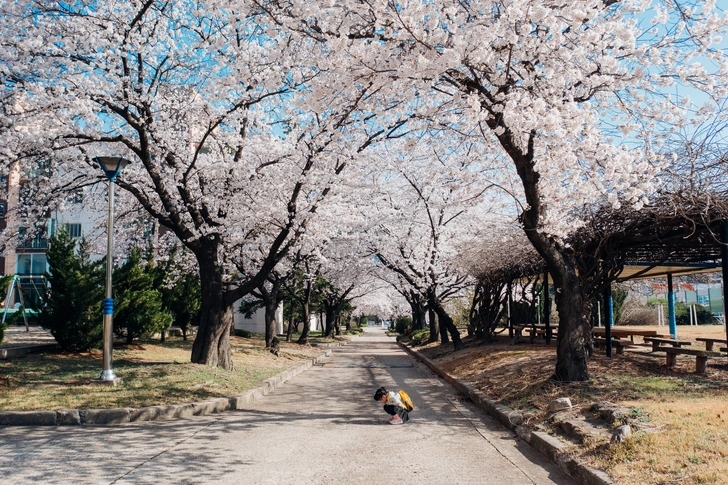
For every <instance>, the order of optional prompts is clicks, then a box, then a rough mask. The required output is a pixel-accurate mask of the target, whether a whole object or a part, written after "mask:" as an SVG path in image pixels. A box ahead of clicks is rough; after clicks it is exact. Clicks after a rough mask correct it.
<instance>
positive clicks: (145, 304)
mask: <svg viewBox="0 0 728 485" xmlns="http://www.w3.org/2000/svg"><path fill="white" fill-rule="evenodd" d="M114 296H115V301H114V306H115V308H114V333H116V334H117V335H118V336H121V335H126V343H127V344H130V343H132V341H133V340H134V339H137V338H139V337H141V336H143V335H148V334H153V333H156V332H164V330H165V329H166V328H168V327H169V326H170V325H171V324H172V315H170V314H169V313H168V312H167V311H166V310H165V308H164V304H163V302H162V293H161V292H160V291H159V290H157V289H156V288H155V287H154V277H153V274H152V271H151V267H150V266H148V265H145V264H143V262H142V254H141V251H140V250H139V248H133V249H132V250H131V254H130V255H129V259H127V260H126V262H125V263H124V264H122V265H121V267H119V268H117V270H116V271H114Z"/></svg>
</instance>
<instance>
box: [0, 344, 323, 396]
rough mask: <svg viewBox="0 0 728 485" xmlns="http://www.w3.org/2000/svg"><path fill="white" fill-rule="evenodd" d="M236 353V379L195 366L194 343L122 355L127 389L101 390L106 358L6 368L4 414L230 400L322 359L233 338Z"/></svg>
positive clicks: (118, 361)
mask: <svg viewBox="0 0 728 485" xmlns="http://www.w3.org/2000/svg"><path fill="white" fill-rule="evenodd" d="M231 345H232V359H233V363H234V366H235V370H233V371H225V370H223V369H219V368H216V367H208V366H204V365H199V364H191V363H189V360H190V353H191V348H192V340H188V341H182V340H181V339H167V342H165V343H160V342H158V341H155V342H142V343H140V344H138V345H137V344H135V345H131V346H128V347H121V348H118V349H114V354H113V357H114V362H113V368H114V372H115V373H116V375H117V377H120V378H121V379H122V381H123V382H122V384H120V385H118V386H105V385H99V384H97V383H94V382H93V380H94V379H95V378H97V377H98V375H99V374H100V372H101V368H102V363H101V352H100V351H93V352H91V353H55V354H53V353H49V354H35V355H32V354H31V355H27V356H23V357H20V358H16V359H12V360H7V361H0V410H16V411H27V410H55V409H80V408H107V407H142V406H151V405H159V404H174V403H181V402H192V401H201V400H206V399H211V398H217V397H229V396H234V395H236V394H240V393H242V392H244V391H246V390H248V389H252V388H255V387H257V386H258V385H259V384H260V383H261V382H262V381H264V380H265V379H268V378H269V377H272V376H274V375H276V374H279V373H280V372H283V371H284V370H286V369H289V368H292V367H296V366H298V365H301V364H302V363H303V362H305V361H306V360H308V359H311V358H313V357H314V356H317V355H319V354H321V352H322V350H320V349H316V348H311V347H308V346H301V345H297V344H295V343H286V342H281V352H280V355H279V356H278V357H276V356H274V355H273V354H271V353H270V352H269V351H268V350H266V349H265V348H264V347H265V344H264V342H263V341H262V340H261V339H260V338H259V337H257V338H252V339H246V338H241V337H231Z"/></svg>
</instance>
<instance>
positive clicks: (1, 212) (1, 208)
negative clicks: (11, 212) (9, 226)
mask: <svg viewBox="0 0 728 485" xmlns="http://www.w3.org/2000/svg"><path fill="white" fill-rule="evenodd" d="M5 207H6V203H5V202H0V219H4V218H5Z"/></svg>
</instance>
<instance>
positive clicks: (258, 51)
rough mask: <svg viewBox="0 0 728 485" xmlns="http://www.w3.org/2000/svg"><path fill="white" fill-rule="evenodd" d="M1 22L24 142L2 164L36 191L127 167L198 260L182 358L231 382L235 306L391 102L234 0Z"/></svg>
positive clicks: (151, 4) (108, 5) (16, 139)
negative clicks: (195, 315)
mask: <svg viewBox="0 0 728 485" xmlns="http://www.w3.org/2000/svg"><path fill="white" fill-rule="evenodd" d="M0 9H1V15H0V17H1V18H2V19H3V20H2V21H3V23H5V24H12V25H13V26H14V28H13V29H12V32H14V33H15V34H14V35H13V36H10V37H6V39H7V42H6V43H5V44H4V46H3V47H4V49H3V56H4V58H3V61H4V62H2V63H0V64H2V66H3V68H2V69H3V70H2V73H0V75H2V82H3V85H4V86H5V88H6V93H4V95H7V96H9V99H8V100H7V102H8V103H10V105H11V106H14V107H15V112H14V113H11V114H12V115H13V116H15V119H16V120H22V122H23V123H24V126H27V127H31V128H32V129H33V130H34V132H33V133H32V135H33V136H30V135H29V134H28V133H26V132H22V133H21V132H17V130H15V131H16V133H11V132H12V131H13V130H8V131H7V132H6V133H3V137H6V135H7V136H8V137H10V138H12V143H13V144H14V145H13V146H17V147H19V148H18V150H16V151H15V152H14V153H12V154H8V155H13V156H16V155H18V154H20V155H21V156H23V157H24V158H22V160H23V162H28V161H29V160H30V156H31V155H33V156H35V159H39V158H40V159H45V160H49V161H50V162H49V163H50V166H49V173H48V174H43V176H38V177H35V179H34V183H36V184H44V186H45V187H49V188H51V190H47V191H46V192H48V193H51V192H53V190H52V188H53V187H65V188H68V189H73V188H75V187H78V186H82V185H84V184H88V183H89V182H93V181H97V180H99V178H100V175H99V173H100V172H99V170H98V168H97V167H96V166H95V163H94V162H93V158H94V157H96V156H109V155H112V156H122V157H125V158H128V159H130V160H132V162H133V163H132V164H130V166H129V167H127V169H126V170H125V172H124V173H123V174H122V175H121V176H120V177H119V178H118V179H117V180H116V184H117V185H118V186H119V187H121V188H122V189H123V191H125V192H126V193H127V194H129V195H130V196H131V197H133V198H134V199H135V200H136V201H137V202H138V203H139V204H140V205H141V207H143V209H144V211H146V213H147V214H149V215H150V216H151V217H152V218H153V219H155V220H156V221H157V222H158V224H160V225H162V226H164V227H166V228H168V229H169V230H171V231H172V232H173V233H174V234H175V235H176V237H177V238H178V239H179V241H181V243H182V244H184V245H185V246H186V247H187V248H188V249H189V250H190V251H191V252H192V253H193V254H194V256H195V258H196V260H197V262H198V267H199V272H200V280H201V285H202V310H201V315H202V317H201V321H200V328H199V332H198V334H197V337H196V339H195V342H194V345H193V350H192V361H193V362H196V363H203V364H207V365H217V366H221V367H223V368H226V369H230V368H231V367H232V361H231V360H230V352H229V331H230V328H231V325H232V311H233V310H232V304H233V302H234V301H236V300H237V299H239V298H240V297H241V296H243V295H245V294H247V293H249V292H250V291H252V290H254V289H256V288H259V287H260V286H261V284H263V283H264V281H265V279H266V278H267V277H268V275H269V274H270V272H271V270H272V269H273V268H274V267H275V265H276V264H277V263H278V262H279V261H280V259H281V258H282V257H283V256H284V255H285V254H286V253H287V251H288V250H289V249H290V248H291V247H292V246H294V245H295V244H296V241H297V240H298V239H299V238H300V237H301V236H302V235H303V234H304V233H305V232H306V230H307V225H308V223H309V221H310V220H311V219H312V218H315V216H316V212H317V210H319V209H320V207H321V206H322V203H323V201H324V200H325V199H326V198H327V197H329V196H331V195H332V192H335V189H336V183H337V181H338V180H339V179H340V178H341V177H343V176H344V172H345V168H346V167H347V166H348V165H351V164H355V163H356V162H357V160H358V158H359V157H360V155H359V154H360V152H361V151H362V150H364V149H365V148H366V147H367V146H369V145H370V144H371V143H372V142H373V141H375V140H376V139H377V138H378V137H386V136H387V135H389V134H391V133H392V131H393V130H396V128H398V127H399V125H400V124H401V123H400V120H398V119H396V118H395V117H392V116H388V115H387V117H386V118H385V119H383V120H382V122H381V124H376V123H375V118H374V117H373V116H372V115H371V113H373V111H374V110H373V108H374V107H376V106H380V105H382V104H383V105H385V106H386V105H387V104H389V101H383V99H384V98H387V96H389V91H387V90H386V89H384V87H383V86H382V85H374V84H372V83H371V82H368V81H367V79H366V78H361V77H359V76H358V75H356V74H354V75H353V76H346V77H342V76H341V75H336V76H334V75H330V74H328V73H327V71H326V69H327V67H328V66H327V65H323V66H322V65H321V63H324V64H325V63H327V62H333V63H335V62H336V56H335V55H333V54H332V53H331V52H330V51H329V49H330V48H329V47H328V46H326V45H323V44H321V43H317V42H311V41H310V39H309V38H307V37H306V36H302V35H300V34H298V33H296V32H292V31H290V30H288V29H286V28H285V27H282V26H280V25H278V24H276V22H274V21H272V20H271V19H270V18H268V17H266V15H265V13H264V12H263V11H261V9H260V8H259V7H258V6H257V5H255V4H250V3H246V2H242V1H241V2H228V1H224V0H220V1H217V0H208V1H202V2H191V1H182V2H173V3H169V2H158V1H154V0H144V1H138V0H137V1H130V2H122V3H119V2H93V3H84V2H77V3H73V4H68V3H63V2H48V3H39V2H34V3H32V4H27V3H25V2H6V3H5V4H3V5H2V6H1V7H0ZM324 61H325V62H324ZM401 89H404V90H405V91H406V88H401ZM8 93H10V94H8ZM387 99H388V98H387ZM21 101H22V103H21ZM362 120H366V123H364V122H362ZM3 123H5V120H3ZM9 123H11V124H12V123H13V122H12V121H10V122H9ZM6 124H7V123H6ZM26 131H28V130H26ZM123 191H122V193H123ZM261 248H262V249H261ZM261 250H262V251H263V253H262V257H261ZM241 269H242V271H241Z"/></svg>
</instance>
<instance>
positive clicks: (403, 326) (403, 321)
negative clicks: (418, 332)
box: [394, 317, 412, 335]
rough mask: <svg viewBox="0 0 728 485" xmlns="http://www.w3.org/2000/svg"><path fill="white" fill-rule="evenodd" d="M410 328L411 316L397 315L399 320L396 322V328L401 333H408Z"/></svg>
mask: <svg viewBox="0 0 728 485" xmlns="http://www.w3.org/2000/svg"><path fill="white" fill-rule="evenodd" d="M410 328H412V318H411V317H397V320H396V321H395V322H394V330H395V332H397V333H398V334H400V335H404V334H406V333H407V332H408V331H409V329H410Z"/></svg>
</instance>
